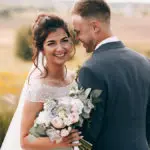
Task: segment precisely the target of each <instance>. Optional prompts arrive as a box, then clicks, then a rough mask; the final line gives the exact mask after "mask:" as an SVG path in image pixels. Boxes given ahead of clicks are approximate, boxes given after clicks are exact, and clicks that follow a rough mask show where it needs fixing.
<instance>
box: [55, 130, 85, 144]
mask: <svg viewBox="0 0 150 150" xmlns="http://www.w3.org/2000/svg"><path fill="white" fill-rule="evenodd" d="M82 138H83V136H81V132H79V131H78V130H76V129H73V130H72V131H71V133H70V134H69V135H68V136H67V137H64V138H63V140H62V142H61V143H59V144H58V145H59V146H60V147H73V146H79V145H81V144H80V143H79V142H78V141H79V140H80V139H82Z"/></svg>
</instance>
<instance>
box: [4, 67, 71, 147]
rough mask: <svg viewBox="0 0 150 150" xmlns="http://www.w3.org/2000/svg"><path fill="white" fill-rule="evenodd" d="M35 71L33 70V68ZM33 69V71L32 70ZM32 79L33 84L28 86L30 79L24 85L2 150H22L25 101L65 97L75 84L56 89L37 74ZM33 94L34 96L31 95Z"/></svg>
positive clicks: (41, 100) (42, 100)
mask: <svg viewBox="0 0 150 150" xmlns="http://www.w3.org/2000/svg"><path fill="white" fill-rule="evenodd" d="M32 69H33V68H32ZM32 69H31V70H32ZM33 74H34V75H32V77H31V82H30V83H31V84H30V85H29V84H28V78H27V80H26V82H25V84H24V87H23V90H22V93H21V96H20V100H19V104H18V107H17V109H16V112H15V114H14V116H13V119H12V121H11V124H10V126H9V129H8V131H7V134H6V136H5V139H4V141H3V144H2V147H1V150H22V148H21V146H20V124H21V117H22V109H23V105H24V101H25V100H26V99H28V98H29V97H30V99H31V100H32V101H33V102H44V99H46V98H47V97H49V96H51V97H63V96H67V95H68V94H69V90H70V88H71V86H72V84H73V82H72V83H70V84H69V85H67V86H65V87H54V86H49V85H48V84H43V83H41V82H39V81H40V80H39V79H37V78H36V77H37V74H36V73H33ZM31 93H32V94H31ZM71 149H72V148H57V149H55V150H71Z"/></svg>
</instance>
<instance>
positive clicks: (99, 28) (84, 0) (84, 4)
mask: <svg viewBox="0 0 150 150" xmlns="http://www.w3.org/2000/svg"><path fill="white" fill-rule="evenodd" d="M110 18H111V12H110V8H109V6H108V4H107V3H106V2H105V1H104V0H78V1H77V2H76V3H75V5H74V7H73V9H72V23H73V26H74V30H75V32H76V38H77V39H78V40H80V41H81V42H82V43H83V46H84V47H85V48H86V51H87V52H92V51H93V50H94V49H95V47H96V45H97V44H98V43H99V42H101V41H102V40H104V39H106V38H107V37H110V36H111V30H110Z"/></svg>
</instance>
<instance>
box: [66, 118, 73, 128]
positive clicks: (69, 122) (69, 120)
mask: <svg viewBox="0 0 150 150" xmlns="http://www.w3.org/2000/svg"><path fill="white" fill-rule="evenodd" d="M64 124H65V125H66V126H70V125H71V124H72V118H71V117H68V118H64Z"/></svg>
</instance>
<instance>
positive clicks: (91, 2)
mask: <svg viewBox="0 0 150 150" xmlns="http://www.w3.org/2000/svg"><path fill="white" fill-rule="evenodd" d="M72 14H77V15H80V16H81V17H83V18H90V17H91V18H96V19H99V20H101V21H104V22H108V23H110V18H111V10H110V7H109V5H108V4H107V3H106V2H105V1H104V0H78V1H77V2H76V3H75V4H74V7H73V9H72Z"/></svg>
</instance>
